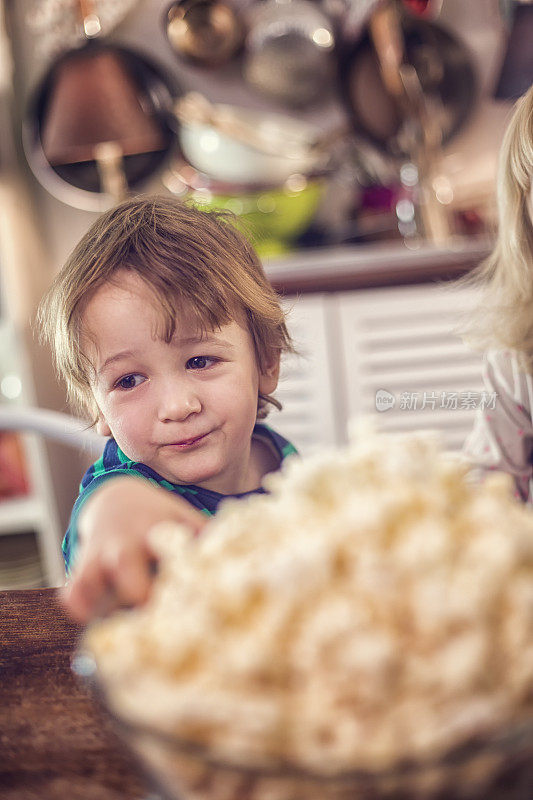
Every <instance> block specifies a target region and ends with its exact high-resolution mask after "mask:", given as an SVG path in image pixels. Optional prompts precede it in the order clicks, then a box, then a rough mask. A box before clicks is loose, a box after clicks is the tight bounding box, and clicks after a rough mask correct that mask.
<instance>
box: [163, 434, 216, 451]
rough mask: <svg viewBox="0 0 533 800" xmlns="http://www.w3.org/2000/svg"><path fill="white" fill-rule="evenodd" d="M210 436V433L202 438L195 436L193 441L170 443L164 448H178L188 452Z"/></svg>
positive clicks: (202, 435)
mask: <svg viewBox="0 0 533 800" xmlns="http://www.w3.org/2000/svg"><path fill="white" fill-rule="evenodd" d="M208 436H209V433H202V434H201V435H200V436H193V437H192V438H191V439H182V440H181V441H179V442H170V443H169V444H167V445H164V447H176V448H179V449H180V450H186V449H187V448H188V447H194V446H195V445H197V444H200V442H202V441H203V440H204V439H206V438H207V437H208Z"/></svg>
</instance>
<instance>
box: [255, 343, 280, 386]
mask: <svg viewBox="0 0 533 800" xmlns="http://www.w3.org/2000/svg"><path fill="white" fill-rule="evenodd" d="M279 368H280V353H279V351H278V352H276V353H275V354H274V355H273V356H272V357H271V358H269V360H268V362H267V364H266V366H265V369H264V370H263V372H260V373H259V394H265V395H267V394H272V392H274V391H275V390H276V386H277V385H278V380H279Z"/></svg>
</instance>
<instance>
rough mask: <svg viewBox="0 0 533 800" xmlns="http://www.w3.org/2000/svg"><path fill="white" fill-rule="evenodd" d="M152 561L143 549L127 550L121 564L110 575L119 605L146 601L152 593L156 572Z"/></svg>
mask: <svg viewBox="0 0 533 800" xmlns="http://www.w3.org/2000/svg"><path fill="white" fill-rule="evenodd" d="M151 564H152V561H151V560H150V559H149V558H148V557H147V556H146V555H145V554H144V553H143V552H142V551H125V552H123V553H122V554H121V558H120V564H119V566H118V567H117V569H115V570H114V571H113V573H112V574H109V575H108V579H109V582H110V583H111V585H112V586H113V588H114V590H115V597H116V602H117V605H120V606H136V605H140V604H142V603H145V602H146V600H147V599H148V597H149V595H150V590H151V587H152V583H153V579H154V573H153V570H152V568H151Z"/></svg>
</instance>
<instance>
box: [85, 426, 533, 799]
mask: <svg viewBox="0 0 533 800" xmlns="http://www.w3.org/2000/svg"><path fill="white" fill-rule="evenodd" d="M265 483H266V484H267V486H268V488H269V490H270V491H271V494H269V495H253V496H250V497H249V498H246V499H243V500H239V501H238V502H237V501H231V500H228V501H227V502H226V503H224V504H223V505H222V508H221V509H220V511H219V513H218V515H217V517H216V518H215V519H214V520H213V521H212V522H210V523H209V526H208V528H207V529H206V531H205V534H203V535H202V537H200V538H198V539H192V538H191V537H190V536H189V534H188V532H187V531H186V530H185V529H182V528H180V527H179V526H176V525H174V524H171V523H168V524H164V525H159V526H157V528H155V529H154V530H153V532H152V536H153V541H154V546H155V547H156V549H157V550H158V552H159V553H160V554H161V568H160V573H159V576H158V578H157V580H156V583H155V586H154V590H153V593H152V596H151V598H150V600H149V601H148V603H147V604H146V605H145V606H143V607H142V608H139V609H136V610H134V611H128V612H121V613H119V614H116V615H115V616H114V617H112V618H110V619H108V620H105V621H101V622H98V623H96V624H94V625H93V626H92V628H91V629H90V630H89V631H88V634H87V644H88V646H89V648H90V649H91V650H92V651H93V653H94V655H95V657H96V660H97V663H98V667H99V670H100V673H101V675H102V679H103V682H104V685H105V686H106V688H107V692H108V695H109V698H110V701H111V703H112V705H113V708H114V709H115V710H116V711H117V712H118V713H119V714H120V715H121V716H122V717H124V718H126V719H127V720H131V721H133V722H142V723H146V724H149V725H152V726H155V727H156V728H157V729H160V730H163V731H166V732H167V733H170V734H173V735H176V736H178V737H179V738H181V739H184V740H190V741H192V742H197V743H199V744H201V745H205V746H206V747H208V749H209V751H210V752H211V753H212V754H213V755H214V756H215V757H216V758H220V759H227V760H228V761H229V762H230V763H241V764H250V765H254V766H260V765H266V766H269V765H270V766H271V765H277V764H279V763H282V762H285V763H286V762H289V763H293V764H295V765H297V766H301V767H305V768H309V769H311V770H314V771H317V772H321V773H324V772H330V773H335V772H336V771H342V770H354V769H369V770H380V769H388V768H391V767H393V766H394V765H395V764H397V763H399V762H400V761H401V760H402V759H405V758H409V759H412V758H415V759H417V758H418V759H425V758H438V757H440V756H441V755H443V754H444V753H445V752H446V751H447V750H448V749H449V748H451V747H452V746H455V745H457V744H460V743H461V742H462V741H465V740H467V739H468V738H469V737H471V736H474V735H477V734H480V733H481V734H482V733H483V732H490V731H492V730H495V729H497V728H498V727H499V726H504V725H507V724H510V723H512V722H513V721H514V720H517V719H520V718H521V716H522V715H523V714H524V713H527V714H531V700H532V696H533V515H532V514H531V512H530V511H529V510H527V509H526V508H524V507H523V506H521V505H520V504H519V503H518V502H517V501H516V500H514V499H513V498H512V496H511V489H510V481H509V480H508V479H507V478H506V477H505V476H501V475H498V476H494V478H493V479H492V480H487V481H486V482H485V483H484V484H481V485H477V484H475V483H473V482H472V481H471V480H469V476H468V468H467V466H466V465H465V464H463V463H462V462H461V461H460V460H458V459H457V458H455V457H451V456H449V455H447V454H444V453H442V452H441V450H440V448H439V443H438V441H437V440H436V439H435V438H434V437H432V436H427V435H421V434H419V435H412V434H411V435H388V436H387V435H377V434H374V433H372V432H368V431H361V430H359V431H358V433H357V435H356V436H355V438H354V440H353V441H352V443H351V445H350V446H349V447H348V448H346V449H344V450H338V451H329V452H324V453H321V454H319V455H316V456H314V457H312V458H309V459H307V460H298V459H290V460H289V462H288V463H287V464H286V465H284V467H283V469H282V471H281V472H280V473H277V474H272V475H269V476H267V478H266V480H265ZM267 783H268V782H267ZM267 783H265V797H267V796H270V794H272V796H273V797H274V796H275V795H276V789H275V787H274V786H270V788H268V789H267ZM269 793H270V794H269Z"/></svg>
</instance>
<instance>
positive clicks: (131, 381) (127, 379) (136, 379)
mask: <svg viewBox="0 0 533 800" xmlns="http://www.w3.org/2000/svg"><path fill="white" fill-rule="evenodd" d="M143 381H144V378H143V376H142V375H136V374H134V375H124V377H123V378H120V380H118V381H117V382H116V384H115V386H116V388H118V389H135V387H136V386H139V384H140V383H142V382H143Z"/></svg>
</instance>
